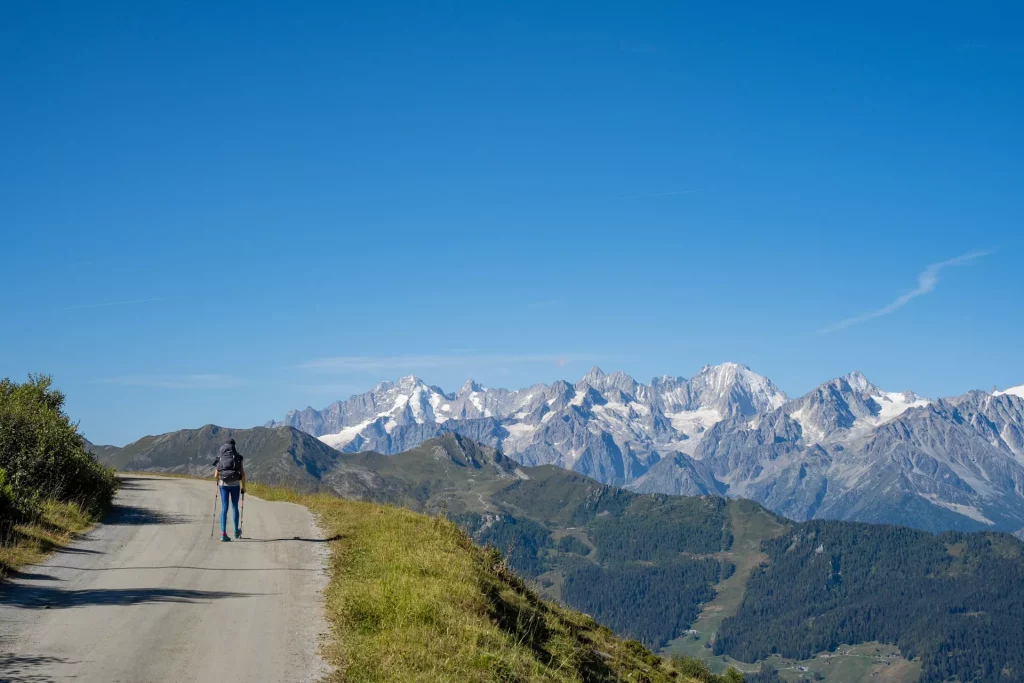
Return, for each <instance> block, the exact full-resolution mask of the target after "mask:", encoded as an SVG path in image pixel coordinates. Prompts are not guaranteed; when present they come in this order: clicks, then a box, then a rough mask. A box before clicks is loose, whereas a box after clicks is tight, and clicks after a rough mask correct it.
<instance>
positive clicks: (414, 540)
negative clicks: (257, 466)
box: [248, 484, 741, 683]
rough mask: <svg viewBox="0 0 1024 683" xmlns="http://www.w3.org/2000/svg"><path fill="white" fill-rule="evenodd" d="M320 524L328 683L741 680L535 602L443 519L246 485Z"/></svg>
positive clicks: (498, 561) (492, 554)
mask: <svg viewBox="0 0 1024 683" xmlns="http://www.w3.org/2000/svg"><path fill="white" fill-rule="evenodd" d="M248 489H249V491H250V492H251V493H253V494H254V495H257V496H259V497H260V498H263V499H265V500H281V501H289V502H293V503H298V504H300V505H304V506H306V507H307V508H309V509H310V510H311V511H312V512H313V513H314V514H316V515H317V517H318V519H319V522H320V525H321V528H322V530H323V531H324V533H326V534H327V535H328V536H329V537H331V538H337V540H334V541H332V542H331V544H330V545H331V551H332V552H331V559H330V583H329V585H328V588H327V591H326V603H325V604H326V611H327V618H328V621H329V622H330V624H331V629H332V637H331V639H330V640H329V642H327V643H326V644H325V646H324V654H325V657H326V659H327V660H328V662H329V663H331V664H332V665H334V666H335V667H336V670H335V672H334V674H332V677H331V679H330V680H332V681H346V682H348V683H385V682H388V683H392V682H399V681H416V682H417V683H441V682H451V683H455V682H459V683H462V682H465V683H483V682H495V683H497V682H501V683H533V682H541V681H545V682H547V681H550V682H553V683H603V682H609V683H610V682H612V681H618V682H623V683H625V682H630V683H667V682H668V681H679V682H684V681H691V682H692V681H700V682H702V683H719V682H722V681H730V680H737V679H739V680H741V678H739V677H738V675H735V674H734V675H733V676H732V677H731V678H729V677H725V676H714V675H712V674H711V673H710V671H708V670H707V669H706V668H705V667H704V666H703V665H702V664H701V663H699V662H695V661H693V660H675V661H671V662H670V661H668V660H664V659H661V658H659V657H657V656H656V655H654V654H652V653H651V652H649V651H648V650H647V649H646V648H644V647H643V646H642V645H641V644H640V643H638V642H636V641H624V640H621V639H619V638H617V637H616V636H615V635H614V634H613V633H612V632H611V631H610V630H609V629H607V628H605V627H604V626H601V625H599V624H597V623H595V622H594V620H593V619H592V618H590V617H589V616H587V615H584V614H581V613H579V612H575V611H572V610H569V609H566V608H564V607H562V606H559V605H556V604H554V603H551V602H548V601H545V600H542V599H541V598H540V597H539V596H538V595H537V593H536V592H535V591H533V590H532V589H531V588H530V587H529V586H527V585H526V584H525V583H524V582H523V580H522V579H520V578H519V577H518V576H516V575H515V574H514V573H513V572H512V571H510V570H509V569H508V568H507V566H506V565H505V564H504V562H503V560H502V558H501V556H500V554H499V553H498V552H497V551H494V550H491V549H486V548H481V547H479V546H477V545H475V544H474V543H473V542H472V540H471V539H470V538H469V536H467V535H466V534H465V533H464V532H463V531H462V530H461V529H460V528H459V527H458V526H456V525H455V524H454V523H452V522H451V521H449V520H448V519H446V518H444V517H428V516H425V515H422V514H418V513H415V512H411V511H409V510H405V509H402V508H396V507H390V506H381V505H375V504H371V503H359V502H353V501H348V500H343V499H340V498H336V497H334V496H330V495H324V494H315V495H304V494H298V493H295V492H293V491H288V490H283V489H279V488H275V487H268V486H263V485H259V484H250V485H249V487H248Z"/></svg>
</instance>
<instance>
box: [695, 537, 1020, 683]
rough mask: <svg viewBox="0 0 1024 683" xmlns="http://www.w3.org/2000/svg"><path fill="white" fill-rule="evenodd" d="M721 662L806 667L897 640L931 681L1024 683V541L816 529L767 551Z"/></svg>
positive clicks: (731, 623) (726, 635) (724, 631)
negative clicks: (852, 646)
mask: <svg viewBox="0 0 1024 683" xmlns="http://www.w3.org/2000/svg"><path fill="white" fill-rule="evenodd" d="M763 547H764V550H765V551H766V552H767V553H768V556H769V558H770V561H769V563H768V564H767V565H766V566H763V567H762V568H760V569H759V570H757V571H755V572H754V574H753V575H752V576H751V578H750V581H749V582H748V584H747V589H746V594H745V595H744V598H743V602H742V604H741V605H740V609H739V612H738V613H737V614H736V616H735V617H733V618H731V619H726V620H725V621H724V623H723V624H722V627H721V630H720V631H719V633H718V638H717V640H716V641H715V653H716V654H728V655H729V656H732V657H735V658H737V659H740V660H743V661H755V660H758V659H761V658H763V657H767V656H769V655H771V654H774V653H779V654H781V655H783V656H785V657H793V658H797V659H803V658H806V657H809V656H811V655H812V654H814V653H816V652H819V651H822V650H831V649H834V648H835V647H836V646H838V645H840V644H843V643H859V642H865V641H872V640H878V641H881V642H886V643H892V644H894V645H896V646H897V647H899V648H900V650H901V652H902V653H903V654H904V656H906V657H911V658H912V657H920V658H921V660H922V664H923V675H922V681H923V682H924V683H937V682H939V681H946V680H959V681H978V682H985V681H992V682H995V681H1010V680H1013V681H1020V680H1024V544H1022V543H1021V542H1020V541H1018V540H1016V539H1015V538H1013V537H1012V536H1008V535H1005V534H996V533H984V534H981V533H975V534H967V533H960V532H949V533H944V534H941V535H939V536H933V535H932V534H930V533H927V532H923V531H917V530H913V529H906V528H902V527H891V526H873V525H867V524H855V523H849V522H808V523H806V524H801V525H799V526H797V527H795V528H794V530H793V533H791V534H786V535H784V536H783V537H781V538H778V539H775V540H768V541H765V542H764V543H763Z"/></svg>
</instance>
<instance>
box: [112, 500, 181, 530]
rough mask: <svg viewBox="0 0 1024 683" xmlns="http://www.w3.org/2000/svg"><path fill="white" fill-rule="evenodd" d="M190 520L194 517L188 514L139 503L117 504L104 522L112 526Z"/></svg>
mask: <svg viewBox="0 0 1024 683" xmlns="http://www.w3.org/2000/svg"><path fill="white" fill-rule="evenodd" d="M190 521H192V518H191V517H189V516H188V515H176V514H171V513H167V512H160V511H159V510H153V509H151V508H144V507H139V506H137V505H119V504H115V505H114V507H113V509H112V510H111V511H110V513H109V514H108V515H107V516H106V518H105V519H104V520H103V523H104V524H109V525H112V526H142V525H147V524H187V523H188V522H190Z"/></svg>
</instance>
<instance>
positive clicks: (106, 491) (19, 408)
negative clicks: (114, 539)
mask: <svg viewBox="0 0 1024 683" xmlns="http://www.w3.org/2000/svg"><path fill="white" fill-rule="evenodd" d="M63 408H64V394H63V393H61V392H60V391H58V390H57V389H55V388H54V387H53V380H52V378H50V377H49V376H45V375H29V378H28V381H27V382H25V383H23V384H18V383H17V382H12V381H11V380H10V379H4V380H2V381H0V470H3V471H4V473H5V475H4V481H5V483H6V486H7V488H8V489H9V493H8V495H9V497H10V499H11V500H10V503H9V505H10V510H9V511H8V512H5V513H3V519H4V520H6V522H7V526H10V525H11V524H12V523H13V520H14V516H15V515H16V513H17V512H18V511H20V512H21V513H22V514H23V515H26V516H29V517H31V516H36V517H38V516H39V515H40V514H41V509H42V505H43V503H44V502H45V501H47V500H56V501H59V502H73V503H75V504H77V505H79V506H81V507H82V509H83V510H85V511H86V512H88V513H90V514H98V513H99V512H100V511H101V510H102V509H103V508H104V507H105V506H106V505H107V504H109V503H110V500H111V498H112V497H113V495H114V492H115V491H116V490H117V479H116V478H115V476H114V472H113V470H111V469H109V468H106V467H103V466H102V465H100V464H99V463H98V462H96V459H95V458H93V457H92V455H91V454H90V453H89V452H88V451H87V450H86V448H85V443H84V442H83V440H82V437H81V436H80V435H79V434H78V427H77V425H75V424H73V423H72V422H71V420H70V419H69V418H68V416H67V415H66V414H65V413H64V410H63ZM3 509H4V510H8V508H6V507H5V508H3ZM8 515H11V516H8Z"/></svg>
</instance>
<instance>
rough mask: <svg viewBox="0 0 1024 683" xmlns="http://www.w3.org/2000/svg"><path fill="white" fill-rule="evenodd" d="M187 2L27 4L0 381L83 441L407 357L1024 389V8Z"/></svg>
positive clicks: (438, 373)
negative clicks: (62, 416)
mask: <svg viewBox="0 0 1024 683" xmlns="http://www.w3.org/2000/svg"><path fill="white" fill-rule="evenodd" d="M271 4H273V5H276V7H270V6H269V5H271ZM769 4H770V5H771V7H768V5H769ZM954 4H955V5H957V6H958V7H956V8H954V7H953V5H954ZM161 5H162V7H157V3H139V2H125V3H121V4H111V3H103V2H100V3H70V2H68V3H27V2H25V3H7V4H5V6H4V7H3V9H2V10H0V88H2V92H0V101H2V102H3V105H2V106H0V231H2V242H0V244H2V253H0V259H2V266H0V320H2V325H0V376H11V377H14V378H23V377H24V376H25V375H26V373H28V372H46V373H51V374H53V375H54V376H55V377H56V380H57V383H58V385H59V386H60V387H62V388H63V389H64V390H65V391H66V392H67V393H68V395H69V404H68V405H69V411H70V412H71V414H72V415H73V416H74V417H75V418H76V419H80V420H81V426H82V430H83V432H84V433H85V434H86V435H87V436H88V437H89V438H91V439H93V440H94V441H98V442H106V443H115V444H121V443H125V442H127V441H130V440H133V439H135V438H138V437H140V436H142V435H144V434H147V433H157V432H162V431H169V430H173V429H178V428H183V427H196V426H199V425H202V424H204V423H207V422H216V423H220V424H227V425H230V426H250V425H254V424H261V423H263V422H264V421H266V420H268V419H270V418H275V417H279V416H281V415H282V414H283V413H284V412H285V411H286V410H287V409H289V408H293V407H299V408H301V407H304V406H306V405H309V404H312V405H314V406H316V407H322V406H323V405H326V404H327V403H329V402H331V401H332V400H335V399H337V398H345V397H347V396H349V395H350V394H352V393H355V392H359V391H363V390H366V389H368V388H370V387H371V386H372V385H373V384H374V383H375V382H377V381H379V380H381V379H385V378H396V377H398V376H401V375H405V374H410V373H415V374H417V375H420V376H422V377H423V378H424V379H426V380H427V381H428V382H431V383H434V384H439V385H441V386H442V387H443V388H445V389H447V390H449V391H453V390H455V389H457V388H458V386H459V385H460V384H461V383H462V382H463V381H464V380H465V379H466V378H467V377H470V376H472V377H475V378H476V379H477V380H479V381H481V382H483V383H485V384H490V385H501V386H510V387H515V386H521V385H526V384H529V383H532V382H535V381H551V380H554V379H557V378H561V377H564V378H567V379H570V380H574V379H576V378H578V377H579V376H581V375H582V374H583V373H584V372H585V371H586V369H587V368H588V367H589V366H591V365H593V364H599V365H601V366H602V367H603V368H604V369H605V370H608V371H610V370H613V369H622V370H625V371H627V372H629V373H631V374H633V375H635V376H637V377H638V378H640V379H642V380H645V381H646V380H647V379H649V378H650V377H652V376H654V375H661V374H674V375H675V374H682V375H689V374H692V373H693V372H695V371H696V370H697V369H698V368H699V367H700V366H701V365H703V364H705V363H716V362H721V361H725V360H734V361H739V362H744V363H747V364H749V365H750V366H752V367H753V368H754V369H755V370H757V371H759V372H761V373H763V374H766V375H768V376H769V377H771V378H772V379H773V380H774V381H775V382H776V383H777V384H779V386H781V387H782V388H783V389H784V390H786V391H787V392H789V393H790V394H799V393H802V392H805V391H807V390H809V389H811V388H812V387H813V386H814V385H815V384H817V383H818V382H820V381H823V380H825V379H828V378H830V377H834V376H837V375H840V374H843V373H845V372H848V371H850V370H854V369H859V370H861V371H863V372H864V373H866V374H867V375H868V377H869V378H870V379H872V380H873V381H874V382H876V383H877V384H879V385H881V386H883V387H885V388H887V389H889V390H903V389H907V388H912V389H914V390H916V391H918V392H919V393H922V394H925V395H929V396H939V395H949V394H955V393H960V392H963V391H965V390H968V389H971V388H986V389H987V388H990V387H991V386H992V385H999V386H1001V387H1005V386H1008V385H1014V384H1020V383H1024V353H1022V352H1024V343H1022V333H1024V312H1022V311H1024V301H1022V295H1024V278H1022V268H1021V266H1022V263H1024V261H1022V249H1024V236H1022V232H1024V230H1022V216H1024V211H1022V210H1024V188H1022V184H1024V183H1022V181H1024V167H1022V162H1021V160H1022V158H1024V118H1022V116H1024V114H1022V113H1024V14H1022V10H1021V7H1020V4H1019V3H1010V2H1007V3H1002V4H994V3H930V2H921V3H892V2H887V3H855V4H847V5H845V6H843V7H841V8H840V7H837V6H836V3H799V4H791V5H781V4H779V3H749V4H743V5H740V4H729V5H728V6H726V3H699V4H698V3H669V2H664V3H621V2H616V3H593V2H587V3H578V4H569V3H547V2H545V3H503V4H502V5H501V6H498V5H496V4H492V3H475V2H465V3H457V4H449V3H438V2H423V3H399V2H396V3H324V4H323V5H322V6H316V5H315V4H314V3H289V4H287V6H286V3H228V2H218V3H208V2H195V3H161ZM957 259H959V260H957ZM951 260H952V262H950V261H951ZM936 264H938V265H936ZM943 264H945V265H943ZM929 266H932V267H931V268H930V269H929ZM919 278H920V279H919ZM901 296H902V298H900V297H901ZM873 313H874V314H877V315H872V314H873ZM331 358H334V359H338V358H340V359H341V360H335V361H328V362H318V361H320V360H321V359H331Z"/></svg>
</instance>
